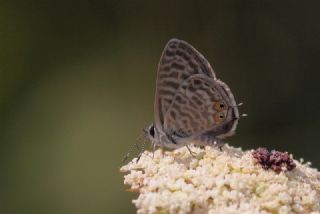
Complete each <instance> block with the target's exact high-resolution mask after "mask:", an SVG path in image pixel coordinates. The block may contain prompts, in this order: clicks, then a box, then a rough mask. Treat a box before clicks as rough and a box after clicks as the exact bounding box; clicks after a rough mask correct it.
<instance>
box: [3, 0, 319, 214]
mask: <svg viewBox="0 0 320 214" xmlns="http://www.w3.org/2000/svg"><path fill="white" fill-rule="evenodd" d="M319 6H320V5H319V3H317V1H314V3H312V1H308V3H302V1H238V0H235V1H197V0H194V1H186V0H185V1H172V0H171V1H167V0H163V1H107V0H93V1H82V0H78V1H70V0H65V1H35V0H26V1H1V5H0V81H1V82H0V84H1V87H0V121H1V122H0V128H1V129H0V130H1V135H0V145H1V149H0V151H1V171H0V172H1V173H0V182H1V183H0V184H1V187H0V213H5V214H6V213H10V214H11V213H24V214H25V213H27V214H29V213H30V214H31V213H32V214H38V213H39V214H40V213H41V214H42V213H48V214H51V213H77V214H82V213H88V214H89V213H90V214H103V213H134V210H135V209H134V207H133V205H132V204H131V200H132V199H133V198H134V197H136V195H135V194H133V193H128V192H126V191H125V189H126V188H127V187H125V186H124V185H123V178H122V175H121V174H120V173H119V168H120V166H121V164H122V163H121V159H122V157H123V156H124V155H125V154H126V152H127V151H128V149H129V148H130V146H131V145H132V144H133V142H134V140H135V138H136V137H137V136H138V135H139V133H140V132H141V130H142V128H144V127H145V126H146V125H148V123H149V122H151V121H152V119H153V95H154V87H155V74H156V68H157V63H158V60H159V57H160V54H161V51H162V49H163V47H164V45H165V43H166V42H167V41H168V40H169V39H170V38H172V37H177V38H180V39H184V40H186V41H188V42H189V43H191V44H193V45H194V46H195V47H196V48H197V49H198V50H199V51H200V52H202V53H203V54H204V55H205V56H206V58H207V59H208V60H209V61H210V62H211V64H212V65H213V67H214V69H215V71H216V74H217V76H218V77H219V78H221V79H222V80H223V81H225V82H226V83H228V85H229V86H230V87H231V89H232V90H233V93H234V95H235V97H236V100H237V101H238V102H240V101H241V102H244V106H243V107H241V112H242V113H247V114H249V117H248V118H246V119H242V120H241V121H240V123H239V126H238V129H237V135H236V136H234V137H232V138H229V139H228V140H227V141H228V142H229V143H230V144H232V145H235V146H241V147H243V148H246V149H248V148H256V147H258V146H267V147H268V148H276V149H280V150H287V151H289V152H291V153H293V154H294V156H295V157H296V158H300V157H303V158H304V159H305V160H308V161H311V162H312V163H313V165H314V166H315V167H320V157H319V154H318V149H319V148H320V144H319V140H318V138H319V136H318V131H319V126H320V113H319V107H320V99H319V98H320V95H319V94H320V93H319V90H320V83H319V77H320V71H319V67H320V65H319V61H320V60H319V59H320V24H319V21H320V13H319Z"/></svg>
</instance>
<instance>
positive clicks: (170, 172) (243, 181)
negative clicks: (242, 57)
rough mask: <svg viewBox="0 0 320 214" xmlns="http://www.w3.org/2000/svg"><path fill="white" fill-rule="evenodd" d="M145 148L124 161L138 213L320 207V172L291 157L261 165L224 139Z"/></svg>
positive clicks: (288, 210) (278, 210)
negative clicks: (285, 167) (282, 164)
mask: <svg viewBox="0 0 320 214" xmlns="http://www.w3.org/2000/svg"><path fill="white" fill-rule="evenodd" d="M190 148H191V150H192V151H193V152H195V153H197V156H196V157H192V156H191V154H190V153H189V151H188V150H187V148H185V147H184V148H180V149H176V150H174V151H162V150H161V149H158V150H156V151H155V153H154V154H153V153H152V152H149V151H145V152H144V154H143V155H142V157H141V159H140V160H139V162H138V163H137V162H136V159H134V160H133V161H132V162H130V163H128V164H127V165H125V166H123V167H122V168H121V169H120V171H121V172H123V173H125V174H126V175H125V176H124V178H125V179H124V183H125V184H127V185H130V186H131V188H130V191H136V192H139V193H140V194H139V197H138V198H137V199H136V200H133V203H134V204H135V206H136V207H137V213H141V214H142V213H215V214H216V213H223V214H224V213H248V214H249V213H320V173H319V172H318V171H317V170H316V169H314V168H311V167H310V164H309V163H307V164H303V163H302V162H299V161H295V163H296V168H295V169H294V170H292V171H290V172H280V173H276V172H274V171H272V170H265V169H263V168H262V167H261V166H260V165H259V164H257V163H256V162H255V159H254V158H253V157H252V151H245V152H244V151H242V150H241V149H236V148H233V147H230V146H228V145H226V146H224V147H223V151H220V150H219V149H217V148H213V147H205V148H204V149H201V148H198V147H192V146H191V147H190Z"/></svg>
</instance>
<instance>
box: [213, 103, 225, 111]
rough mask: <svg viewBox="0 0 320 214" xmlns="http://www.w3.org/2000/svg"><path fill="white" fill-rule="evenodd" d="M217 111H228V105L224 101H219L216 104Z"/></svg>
mask: <svg viewBox="0 0 320 214" xmlns="http://www.w3.org/2000/svg"><path fill="white" fill-rule="evenodd" d="M215 109H216V110H217V111H223V110H225V109H227V105H226V104H225V102H224V101H218V102H216V103H215Z"/></svg>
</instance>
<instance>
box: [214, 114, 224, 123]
mask: <svg viewBox="0 0 320 214" xmlns="http://www.w3.org/2000/svg"><path fill="white" fill-rule="evenodd" d="M213 117H214V118H213V119H214V121H215V123H216V124H220V123H222V122H223V121H224V120H225V118H226V111H221V112H217V113H215V114H214V116H213Z"/></svg>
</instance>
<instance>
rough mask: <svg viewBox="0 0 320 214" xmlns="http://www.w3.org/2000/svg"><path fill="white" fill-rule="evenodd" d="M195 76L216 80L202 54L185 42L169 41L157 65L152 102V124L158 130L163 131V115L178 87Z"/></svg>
mask: <svg viewBox="0 0 320 214" xmlns="http://www.w3.org/2000/svg"><path fill="white" fill-rule="evenodd" d="M197 74H201V75H204V76H205V77H206V78H208V79H216V77H215V74H214V72H213V69H212V68H211V66H210V64H209V62H208V61H207V60H206V59H205V58H204V57H203V56H202V54H200V53H199V52H198V51H197V50H196V49H195V48H193V47H192V46H191V45H190V44H188V43H187V42H185V41H181V40H178V39H171V40H170V41H169V42H168V43H167V44H166V46H165V48H164V50H163V52H162V56H161V58H160V62H159V65H158V73H157V83H156V94H155V102H154V113H155V118H154V122H155V127H156V128H157V129H158V130H164V129H163V128H164V123H165V115H166V113H167V111H168V109H169V107H170V106H171V104H172V103H173V100H174V96H175V95H176V93H177V90H178V88H179V87H180V85H181V84H182V83H183V82H184V81H185V80H186V79H188V78H190V77H191V76H193V75H197Z"/></svg>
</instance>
